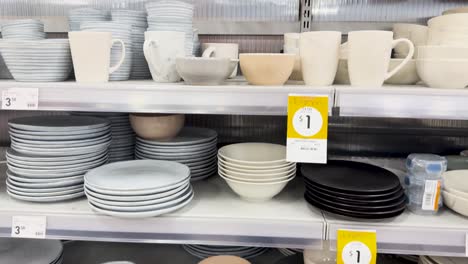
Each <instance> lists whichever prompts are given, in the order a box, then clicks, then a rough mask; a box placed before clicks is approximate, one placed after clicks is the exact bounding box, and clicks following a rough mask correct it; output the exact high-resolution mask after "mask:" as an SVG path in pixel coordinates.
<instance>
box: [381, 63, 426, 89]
mask: <svg viewBox="0 0 468 264" xmlns="http://www.w3.org/2000/svg"><path fill="white" fill-rule="evenodd" d="M402 61H403V59H391V60H390V68H389V71H391V70H393V69H395V68H396V67H397V66H398V65H400V63H401V62H402ZM419 80H420V79H419V76H418V71H417V70H416V60H410V61H409V62H408V63H407V64H406V65H405V66H404V67H403V68H402V69H401V70H400V71H398V72H397V73H396V74H395V75H393V76H392V77H390V78H389V79H388V80H386V81H385V83H386V84H393V85H412V84H416V83H417V82H419Z"/></svg>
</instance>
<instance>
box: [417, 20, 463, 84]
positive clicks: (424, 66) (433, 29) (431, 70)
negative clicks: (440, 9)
mask: <svg viewBox="0 0 468 264" xmlns="http://www.w3.org/2000/svg"><path fill="white" fill-rule="evenodd" d="M428 25H429V30H428V35H427V45H426V46H419V47H417V50H418V57H417V70H418V74H419V76H420V77H421V79H422V81H424V83H426V84H427V85H428V86H429V87H433V88H449V89H454V88H459V89H460V88H465V87H466V86H467V85H468V75H467V74H466V71H465V69H466V68H467V67H468V14H467V13H459V14H449V15H443V16H438V17H435V18H432V19H430V20H429V22H428Z"/></svg>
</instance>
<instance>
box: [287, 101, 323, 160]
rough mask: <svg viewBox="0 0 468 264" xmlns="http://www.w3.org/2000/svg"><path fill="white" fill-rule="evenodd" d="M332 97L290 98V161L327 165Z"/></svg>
mask: <svg viewBox="0 0 468 264" xmlns="http://www.w3.org/2000/svg"><path fill="white" fill-rule="evenodd" d="M327 136H328V96H311V95H290V96H289V100H288V139H287V152H286V159H287V160H288V161H291V162H309V163H326V162H327Z"/></svg>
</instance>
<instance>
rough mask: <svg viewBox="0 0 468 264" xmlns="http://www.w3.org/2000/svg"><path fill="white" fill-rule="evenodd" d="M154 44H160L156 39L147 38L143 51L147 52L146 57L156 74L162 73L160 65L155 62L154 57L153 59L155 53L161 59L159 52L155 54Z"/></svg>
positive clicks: (157, 58)
mask: <svg viewBox="0 0 468 264" xmlns="http://www.w3.org/2000/svg"><path fill="white" fill-rule="evenodd" d="M153 44H154V47H155V48H157V47H158V46H159V45H158V42H157V41H156V40H145V43H144V44H143V53H144V54H145V58H146V61H147V62H148V65H149V67H150V68H151V69H153V70H154V73H155V74H156V75H160V74H161V70H160V68H159V66H158V67H157V66H156V65H155V64H154V63H153V59H152V58H153V55H156V60H157V61H159V53H158V52H156V54H153Z"/></svg>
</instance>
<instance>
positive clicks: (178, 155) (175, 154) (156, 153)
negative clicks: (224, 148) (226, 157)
mask: <svg viewBox="0 0 468 264" xmlns="http://www.w3.org/2000/svg"><path fill="white" fill-rule="evenodd" d="M135 148H136V149H138V151H140V152H142V153H144V154H148V155H151V156H155V157H161V158H164V159H165V158H168V159H169V158H180V159H185V158H190V157H193V156H196V157H197V156H211V155H213V154H214V153H217V151H218V149H216V148H208V149H203V150H198V151H194V152H183V151H180V152H159V151H154V150H152V149H151V148H145V147H142V146H139V145H135Z"/></svg>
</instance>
